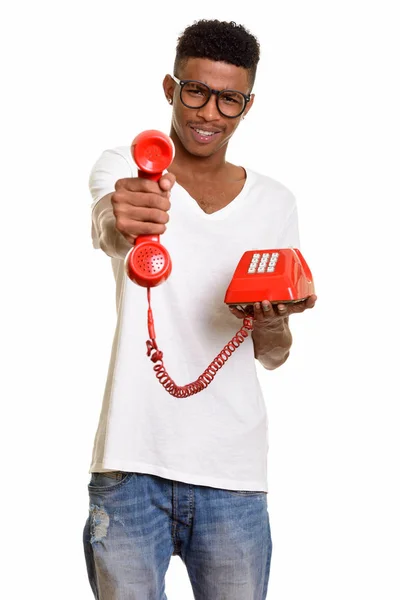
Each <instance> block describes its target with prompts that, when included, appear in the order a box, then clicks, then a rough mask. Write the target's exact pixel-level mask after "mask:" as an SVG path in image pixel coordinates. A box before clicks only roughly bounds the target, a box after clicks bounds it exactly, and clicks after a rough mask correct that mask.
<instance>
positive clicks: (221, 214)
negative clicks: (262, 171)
mask: <svg viewBox="0 0 400 600" xmlns="http://www.w3.org/2000/svg"><path fill="white" fill-rule="evenodd" d="M243 169H244V168H243ZM244 171H245V173H246V179H245V182H244V184H243V187H242V189H241V190H240V192H239V193H238V195H237V196H235V198H233V200H231V201H230V202H229V204H227V205H226V206H223V207H222V208H220V209H219V210H216V211H215V212H213V213H206V212H205V211H204V210H203V209H202V208H201V207H200V206H199V204H198V203H197V201H196V200H195V198H193V196H191V195H190V194H189V192H188V191H187V190H186V188H184V187H183V186H182V185H180V184H179V183H178V182H176V183H175V186H178V187H179V189H181V190H182V191H183V193H184V194H186V195H187V197H188V199H189V201H190V204H191V205H192V206H193V210H195V211H196V212H197V213H198V214H199V216H201V217H202V218H203V219H207V220H209V221H218V220H221V219H224V218H225V217H226V216H228V215H229V214H231V213H232V212H233V211H234V210H236V208H237V207H238V206H239V205H240V204H241V203H242V202H243V199H244V198H245V197H246V196H247V191H248V188H249V185H250V180H251V178H252V173H251V171H248V170H247V169H244Z"/></svg>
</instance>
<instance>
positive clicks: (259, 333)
mask: <svg viewBox="0 0 400 600" xmlns="http://www.w3.org/2000/svg"><path fill="white" fill-rule="evenodd" d="M316 301H317V296H316V295H315V294H312V295H311V296H309V297H308V298H306V299H305V300H303V301H302V302H296V303H293V304H292V303H289V304H278V305H277V306H275V305H274V306H273V305H272V304H271V303H270V302H268V300H263V301H262V302H256V303H255V304H254V307H253V311H254V320H253V332H252V338H253V346H254V356H255V358H256V359H257V360H259V361H260V363H261V364H262V365H263V367H265V368H266V369H269V370H273V369H276V368H277V367H280V366H281V365H283V363H284V362H285V361H286V360H287V359H288V356H289V352H290V348H291V346H292V334H291V333H290V329H289V316H290V315H292V314H295V313H302V312H304V311H305V310H307V309H310V308H313V307H314V306H315V303H316ZM229 308H230V311H231V313H232V314H234V315H235V317H238V319H243V318H244V317H245V316H246V313H245V312H244V311H243V310H240V309H238V308H235V307H233V306H230V307H229Z"/></svg>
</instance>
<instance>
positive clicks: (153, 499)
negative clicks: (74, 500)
mask: <svg viewBox="0 0 400 600" xmlns="http://www.w3.org/2000/svg"><path fill="white" fill-rule="evenodd" d="M114 475H118V473H115V474H114ZM169 496H170V491H169V489H168V485H167V484H164V482H163V480H162V479H159V478H154V477H152V476H148V475H138V474H135V473H121V472H120V476H119V477H115V476H113V474H105V473H102V474H101V473H99V474H96V473H94V474H92V478H91V482H90V484H89V497H90V507H89V516H88V519H87V522H86V525H85V529H84V548H85V558H86V564H87V570H88V576H89V582H90V585H91V587H92V590H93V593H94V596H95V598H98V599H100V600H103V599H104V600H108V599H109V598H113V600H127V599H128V598H129V600H144V599H151V600H165V599H166V595H165V591H164V590H165V583H164V580H165V573H166V571H167V568H168V565H169V562H170V558H171V556H172V552H173V544H172V540H171V524H170V517H169V512H170V511H169V510H168V505H169V504H170V499H169ZM164 505H165V506H164ZM163 509H165V510H163Z"/></svg>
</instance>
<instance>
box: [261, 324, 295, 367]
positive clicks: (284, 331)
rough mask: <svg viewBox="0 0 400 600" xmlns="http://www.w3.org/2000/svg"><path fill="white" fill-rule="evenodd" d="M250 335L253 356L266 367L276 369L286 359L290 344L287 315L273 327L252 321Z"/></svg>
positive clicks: (290, 335) (290, 336)
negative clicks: (252, 325) (252, 327)
mask: <svg viewBox="0 0 400 600" xmlns="http://www.w3.org/2000/svg"><path fill="white" fill-rule="evenodd" d="M252 337H253V345H254V356H255V358H256V359H257V360H259V361H260V363H261V364H262V365H263V367H265V368H266V369H269V370H273V369H276V368H277V367H280V366H281V365H283V363H284V362H285V361H286V360H287V359H288V357H289V352H290V347H291V345H292V334H291V333H290V329H289V317H286V318H284V319H282V320H281V321H280V322H279V323H277V325H276V327H274V328H271V327H266V326H265V325H263V324H258V323H257V321H254V329H253V334H252Z"/></svg>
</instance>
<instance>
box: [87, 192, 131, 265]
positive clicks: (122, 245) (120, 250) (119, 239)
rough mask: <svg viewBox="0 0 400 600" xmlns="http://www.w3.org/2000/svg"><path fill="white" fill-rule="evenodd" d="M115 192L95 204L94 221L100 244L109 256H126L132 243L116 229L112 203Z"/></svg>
mask: <svg viewBox="0 0 400 600" xmlns="http://www.w3.org/2000/svg"><path fill="white" fill-rule="evenodd" d="M112 195H113V193H110V194H107V195H106V196H104V197H103V198H101V200H99V201H98V202H97V204H95V206H94V208H93V212H92V222H93V226H94V228H95V231H96V233H97V238H98V240H99V246H100V248H101V249H102V250H103V252H105V253H106V254H107V255H108V256H111V257H113V258H122V259H123V258H125V256H126V254H127V252H128V251H129V250H130V249H131V248H132V245H131V244H130V243H129V242H128V241H127V240H126V239H125V238H124V236H123V235H122V234H121V233H120V232H119V231H118V230H117V229H116V226H115V224H116V221H115V215H114V211H113V207H112V203H111V196H112Z"/></svg>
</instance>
